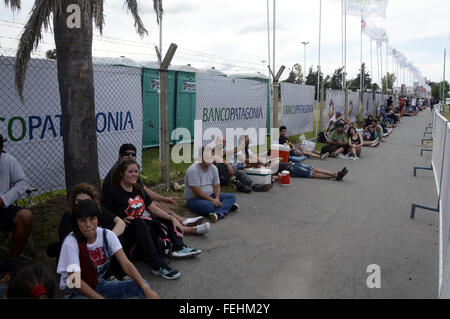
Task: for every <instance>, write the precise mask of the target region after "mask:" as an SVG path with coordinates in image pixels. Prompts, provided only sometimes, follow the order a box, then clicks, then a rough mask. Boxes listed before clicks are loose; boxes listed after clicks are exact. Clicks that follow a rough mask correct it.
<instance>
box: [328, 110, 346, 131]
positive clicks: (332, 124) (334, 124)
mask: <svg viewBox="0 0 450 319" xmlns="http://www.w3.org/2000/svg"><path fill="white" fill-rule="evenodd" d="M339 122H342V123H344V127H345V125H349V124H350V121H348V120H346V119H344V118H343V117H342V113H341V112H339V111H337V112H336V114H335V115H333V117H332V118H331V119H330V121H329V122H328V127H327V133H329V132H332V131H335V130H336V129H337V124H338V123H339Z"/></svg>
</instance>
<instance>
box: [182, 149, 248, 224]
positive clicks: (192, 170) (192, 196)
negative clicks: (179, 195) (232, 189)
mask: <svg viewBox="0 0 450 319" xmlns="http://www.w3.org/2000/svg"><path fill="white" fill-rule="evenodd" d="M212 152H213V151H212V149H210V148H207V147H202V148H201V149H200V150H199V158H200V161H199V162H196V163H193V164H192V165H191V166H189V168H188V169H187V171H186V175H185V177H184V184H185V189H184V200H185V202H186V204H187V207H188V208H189V210H190V211H191V212H193V213H196V214H199V215H202V216H206V217H208V218H209V220H210V221H211V222H213V223H215V222H216V221H217V220H218V219H223V218H225V216H227V215H228V213H229V212H230V211H235V210H237V209H238V208H239V205H238V204H236V196H235V195H234V194H227V193H221V191H220V178H219V171H218V169H217V167H216V166H214V165H212V163H213V161H214V158H213V155H212Z"/></svg>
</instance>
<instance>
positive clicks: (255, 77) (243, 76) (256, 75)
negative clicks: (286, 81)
mask: <svg viewBox="0 0 450 319" xmlns="http://www.w3.org/2000/svg"><path fill="white" fill-rule="evenodd" d="M230 78H237V79H247V80H255V81H259V82H263V83H267V113H266V114H267V116H266V118H267V119H266V128H267V135H270V80H269V78H268V77H267V76H266V75H264V74H262V73H261V72H256V73H248V74H244V73H242V74H238V73H237V74H232V75H230Z"/></svg>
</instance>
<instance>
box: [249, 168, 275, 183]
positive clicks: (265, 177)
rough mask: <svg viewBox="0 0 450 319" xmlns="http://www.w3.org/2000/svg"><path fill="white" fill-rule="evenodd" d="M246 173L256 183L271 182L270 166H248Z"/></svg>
mask: <svg viewBox="0 0 450 319" xmlns="http://www.w3.org/2000/svg"><path fill="white" fill-rule="evenodd" d="M244 171H245V173H246V174H247V175H248V178H249V179H250V180H251V181H252V182H253V183H256V184H271V183H272V171H271V170H270V169H268V168H246V169H245V170H244Z"/></svg>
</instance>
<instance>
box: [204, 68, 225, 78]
mask: <svg viewBox="0 0 450 319" xmlns="http://www.w3.org/2000/svg"><path fill="white" fill-rule="evenodd" d="M201 72H204V73H209V74H214V75H219V76H225V77H226V76H227V75H226V74H225V73H223V72H221V71H219V70H217V69H216V68H215V67H214V66H213V67H211V68H207V69H204V70H202V71H201Z"/></svg>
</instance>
